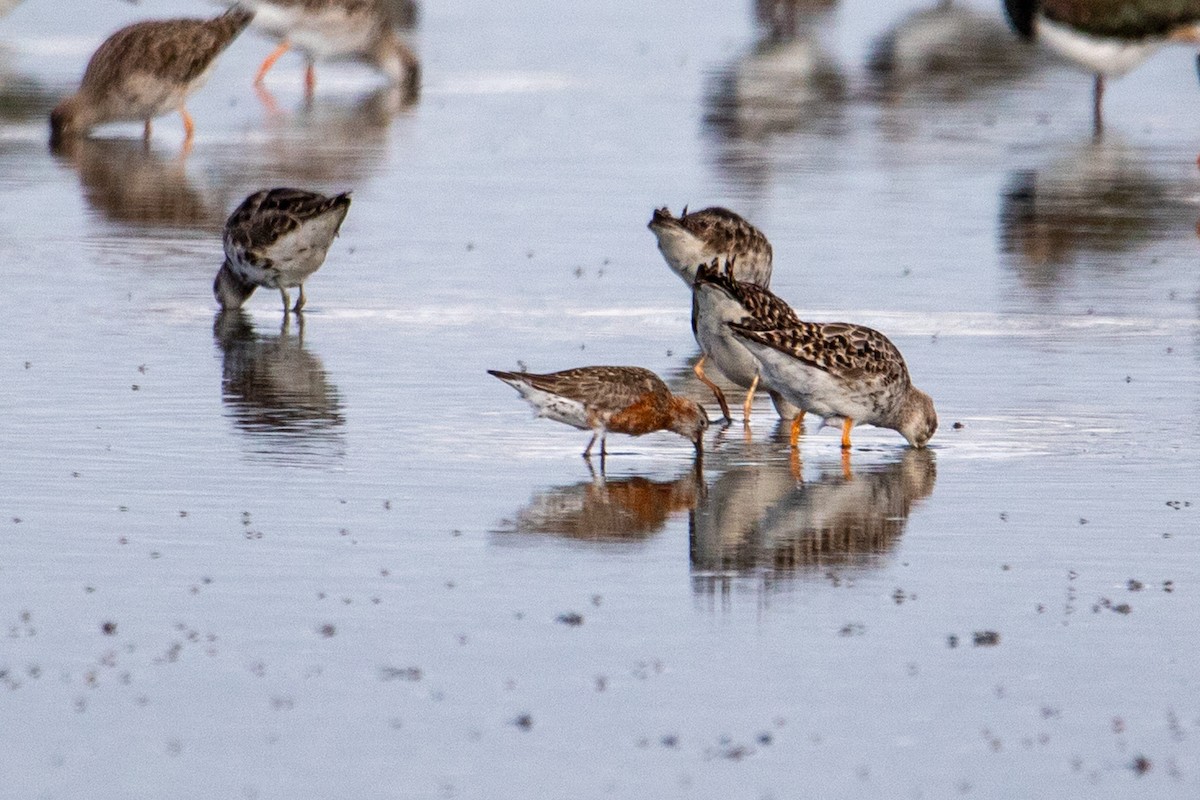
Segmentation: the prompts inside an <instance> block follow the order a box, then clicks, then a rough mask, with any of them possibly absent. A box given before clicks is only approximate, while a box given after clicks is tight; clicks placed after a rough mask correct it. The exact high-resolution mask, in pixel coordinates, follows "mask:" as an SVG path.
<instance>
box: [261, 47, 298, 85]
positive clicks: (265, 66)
mask: <svg viewBox="0 0 1200 800" xmlns="http://www.w3.org/2000/svg"><path fill="white" fill-rule="evenodd" d="M291 49H292V43H291V42H289V41H288V40H287V39H284V40H283V41H282V42H280V43H279V47H276V48H275V50H274V51H272V53H271V55H269V56H267V57H266V58H265V59H263V62H262V66H261V67H259V68H258V74H257V75H255V76H254V83H255V84H259V83H262V82H263V78H265V77H267V72H269V71H270V69H271V67H273V66H275V62H276V61H278V60H279V59H280V58H281V57H282V56H283V54H284V53H286V52H287V51H288V50H291Z"/></svg>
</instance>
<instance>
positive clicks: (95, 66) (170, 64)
mask: <svg viewBox="0 0 1200 800" xmlns="http://www.w3.org/2000/svg"><path fill="white" fill-rule="evenodd" d="M253 18H254V13H253V12H251V11H247V10H246V9H244V8H240V7H238V6H234V7H233V8H231V9H229V10H228V11H226V12H225V13H224V14H222V15H221V16H219V17H216V18H214V19H168V20H151V21H148V22H137V23H134V24H133V25H129V26H126V27H124V28H122V29H121V30H119V31H117V32H116V33H114V34H113V35H112V36H110V37H108V38H107V39H105V40H104V43H103V44H101V45H100V47H99V48H98V49H97V50H96V52H95V53H94V54H93V55H92V58H91V60H90V61H89V62H88V65H87V69H86V70H85V71H84V73H83V80H82V82H81V83H80V85H79V91H77V92H76V93H75V94H73V95H71V96H70V97H68V98H66V99H65V100H63V101H62V102H61V103H59V104H58V106H56V107H55V109H54V111H52V112H51V113H50V144H51V146H52V147H57V146H58V145H59V144H61V143H62V141H63V140H64V139H66V138H68V137H75V136H83V135H84V134H86V133H87V132H88V131H89V130H91V129H92V127H94V126H96V125H99V124H101V123H103V122H118V121H127V120H144V121H145V123H146V127H145V134H144V135H145V138H146V139H147V140H148V139H149V138H150V128H151V126H150V121H151V120H152V119H154V118H155V117H159V116H162V115H163V114H167V113H169V112H171V111H178V112H179V114H180V116H182V117H183V127H184V130H185V131H186V132H187V136H186V138H185V139H184V147H185V148H189V147H190V146H191V142H192V136H193V135H194V133H195V125H194V124H193V123H192V117H191V115H190V114H188V112H187V108H186V107H185V105H184V103H185V102H186V101H187V98H188V96H189V95H191V94H192V93H193V92H195V91H196V90H197V89H199V88H200V87H201V86H202V85H203V84H204V81H205V80H206V79H207V78H208V74H209V72H211V71H212V67H213V63H214V62H215V60H216V58H217V56H218V55H220V54H221V52H222V51H223V50H224V49H225V48H226V47H228V46H229V44H230V42H232V41H233V40H234V39H235V38H237V35H238V34H239V33H241V32H242V30H244V29H245V27H246V26H247V25H249V24H250V20H251V19H253Z"/></svg>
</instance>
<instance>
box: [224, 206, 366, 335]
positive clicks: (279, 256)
mask: <svg viewBox="0 0 1200 800" xmlns="http://www.w3.org/2000/svg"><path fill="white" fill-rule="evenodd" d="M349 210H350V193H349V192H343V193H342V194H338V195H334V196H333V197H326V196H325V195H321V194H317V193H316V192H308V191H305V190H303V189H286V188H282V189H263V190H262V191H259V192H255V193H254V194H252V195H250V196H249V197H247V198H246V199H245V200H244V201H243V202H242V204H241V205H240V206H238V207H237V209H236V210H235V211H234V212H233V213H232V214H231V215H230V216H229V219H228V221H226V223H225V234H224V244H225V261H224V263H223V264H221V269H220V270H218V271H217V277H216V279H215V280H214V281H213V294H214V295H215V296H216V298H217V302H218V303H220V305H221V307H222V308H241V306H242V304H243V303H245V302H246V300H247V299H249V297H250V295H252V294H253V293H254V290H255V289H256V288H258V287H259V286H263V287H266V288H268V289H278V290H279V294H280V296H281V297H282V298H283V311H284V313H285V314H286V313H288V311H289V305H290V304H291V297H290V296H289V295H288V289H290V288H292V287H293V286H298V287H300V296H299V297H298V298H297V299H296V305H295V307H294V308H292V309H290V310H292V311H297V312H299V311H301V310H303V308H304V304H305V297H304V281H305V280H307V279H308V276H310V275H312V274H313V273H314V272H316V271H317V270H318V269H319V268H320V267H321V264H323V263H324V262H325V254H326V253H327V252H328V251H329V245H330V244H331V243H332V242H333V239H334V237H335V236H337V234H338V230H340V229H341V226H342V220H344V219H345V218H346V212H347V211H349Z"/></svg>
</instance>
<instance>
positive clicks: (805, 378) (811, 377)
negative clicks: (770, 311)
mask: <svg viewBox="0 0 1200 800" xmlns="http://www.w3.org/2000/svg"><path fill="white" fill-rule="evenodd" d="M748 347H749V348H750V349H751V350H753V352H754V353H755V354H756V355H757V356H758V359H759V362H760V364H761V365H762V371H763V378H764V379H765V380H766V381H767V383H768V384H769V385H770V386H771V387H772V388H774V389H775V391H777V392H779V393H780V394H782V395H783V396H784V398H785V399H787V401H788V402H790V403H792V404H793V405H796V406H798V407H799V408H802V409H804V410H805V411H808V412H810V413H812V414H816V415H817V416H819V417H821V418H822V419H826V420H830V419H837V418H847V417H848V418H850V419H852V420H854V422H855V424H861V423H869V424H874V423H875V420H877V419H878V418H879V409H878V408H877V407H876V404H875V403H874V402H873V401H872V399H871V395H870V394H869V393H868V391H866V390H864V391H861V392H860V391H855V390H854V389H853V388H851V387H849V386H848V385H847V384H845V383H843V382H842V381H839V380H837V379H836V378H834V377H833V376H832V375H830V374H829V373H828V372H826V371H825V370H822V369H817V368H816V367H810V366H808V365H806V364H804V363H802V362H800V361H797V360H796V359H794V358H792V357H791V356H788V355H785V354H783V353H781V352H779V351H778V350H775V349H774V348H772V347H767V346H766V345H759V344H754V343H750V344H749V345H748Z"/></svg>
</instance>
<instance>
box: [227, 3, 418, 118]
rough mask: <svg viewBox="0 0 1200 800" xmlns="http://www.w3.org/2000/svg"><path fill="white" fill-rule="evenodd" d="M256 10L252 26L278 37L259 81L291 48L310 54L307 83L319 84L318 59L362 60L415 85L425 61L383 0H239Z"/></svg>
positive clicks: (395, 80)
mask: <svg viewBox="0 0 1200 800" xmlns="http://www.w3.org/2000/svg"><path fill="white" fill-rule="evenodd" d="M239 2H242V3H243V4H244V5H246V6H248V7H249V8H253V9H254V10H255V11H256V12H257V16H256V17H255V19H254V26H255V27H256V28H259V29H261V30H262V31H264V32H265V33H267V34H269V35H271V36H273V37H275V38H277V39H279V40H280V41H279V46H278V47H277V48H275V50H274V51H273V52H272V53H271V54H270V55H269V56H267V57H266V59H265V60H264V61H263V63H262V66H261V67H259V70H258V74H257V75H255V78H254V83H255V85H261V84H262V82H263V79H264V78H265V77H266V75H267V72H268V71H270V69H271V67H272V66H274V64H275V62H276V61H278V60H279V59H280V57H282V56H283V54H284V53H286V52H287V51H288V50H290V49H292V48H293V47H294V48H296V49H297V50H301V51H303V53H304V55H305V58H306V59H307V62H308V63H307V67H306V69H305V72H304V87H305V91H306V93H307V94H309V95H311V94H312V92H313V89H314V88H315V87H316V71H315V65H316V62H317V61H337V60H343V59H354V60H359V61H364V62H366V63H367V64H370V65H371V66H372V67H374V68H375V69H377V70H379V71H380V72H382V73H383V74H384V75H386V76H387V78H388V80H389V81H391V82H392V83H394V84H402V85H404V86H408V87H415V86H416V85H417V84H418V83H419V82H420V77H421V64H420V62H419V61H418V60H417V57H416V55H415V54H414V53H413V51H412V50H410V49H409V47H408V45H406V44H405V43H404V42H403V41H402V40H401V39H400V37H399V36H397V35H396V32H395V30H394V29H393V26H392V23H391V16H392V15H391V14H390V13H389V11H388V9H387V7H386V6H385V5H384V3H383V2H382V0H239Z"/></svg>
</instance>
